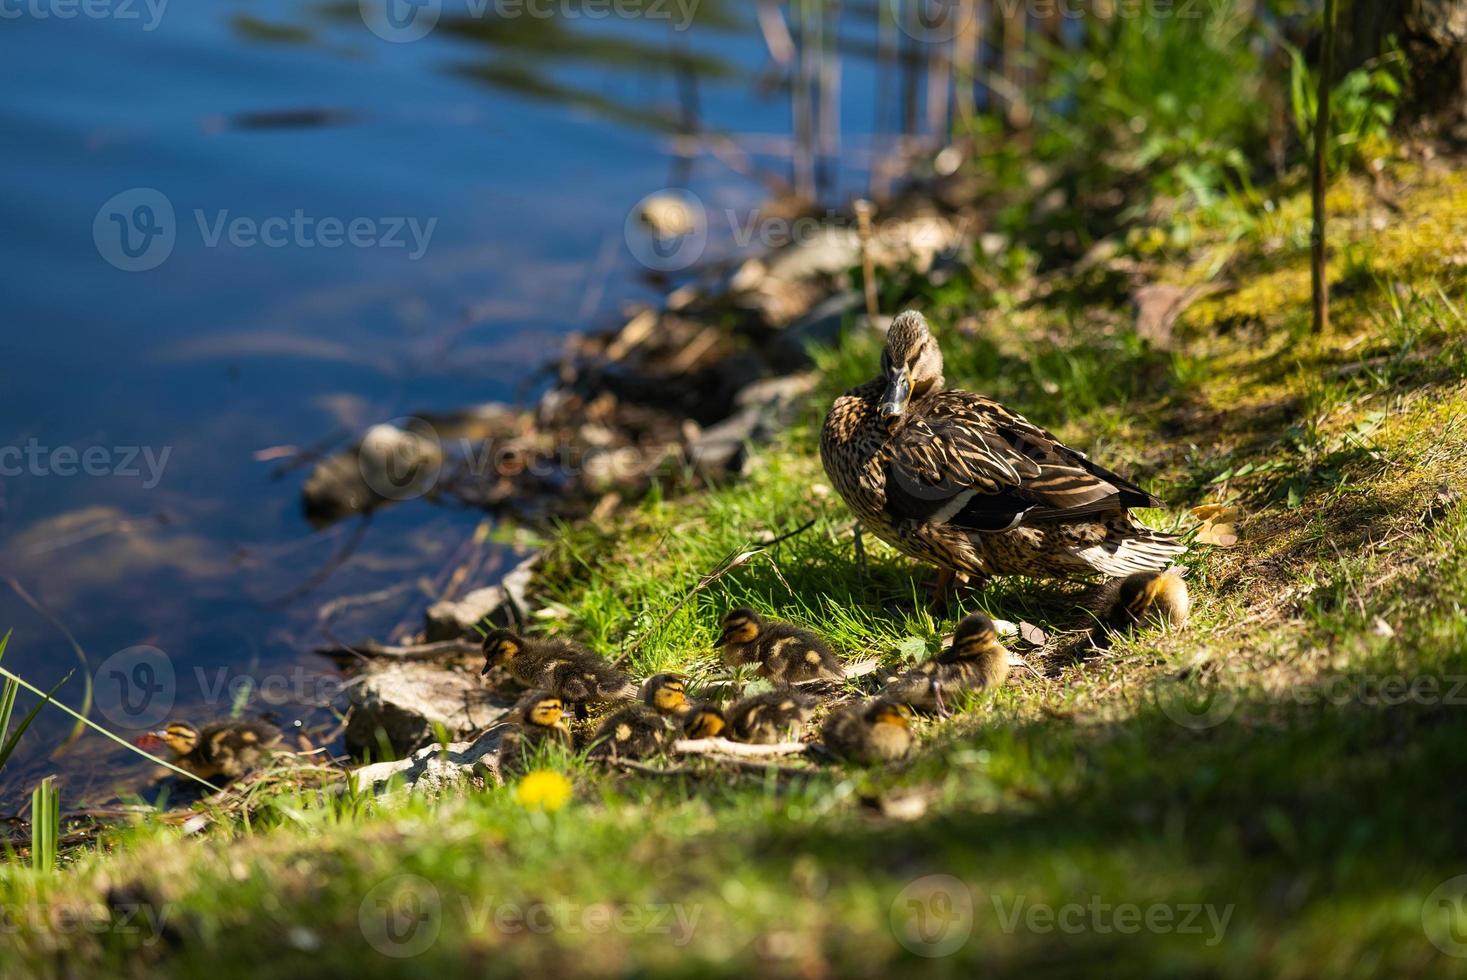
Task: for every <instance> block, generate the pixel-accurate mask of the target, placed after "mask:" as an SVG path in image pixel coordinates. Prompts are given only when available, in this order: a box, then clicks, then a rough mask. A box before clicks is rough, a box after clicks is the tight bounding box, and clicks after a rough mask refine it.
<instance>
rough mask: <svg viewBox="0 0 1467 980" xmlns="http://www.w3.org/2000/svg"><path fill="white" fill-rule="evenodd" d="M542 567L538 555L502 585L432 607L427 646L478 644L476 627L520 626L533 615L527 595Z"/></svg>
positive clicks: (425, 639) (426, 631)
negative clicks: (466, 641)
mask: <svg viewBox="0 0 1467 980" xmlns="http://www.w3.org/2000/svg"><path fill="white" fill-rule="evenodd" d="M539 563H540V556H539V555H538V554H535V555H531V556H530V557H528V558H526V559H525V560H524V561H522V562H520V563H519V564H518V565H516V566H515V567H514V568H512V569H511V570H510V571H509V574H507V575H505V576H504V578H502V579H500V581H499V584H498V585H490V586H486V587H485V588H482V589H475V590H474V591H473V592H470V593H469V594H468V595H466V596H464V597H463V598H461V599H444V600H442V601H439V602H435V603H433V605H431V606H429V607H428V615H427V621H426V623H425V624H424V627H423V642H425V643H440V642H442V641H444V640H457V639H462V638H468V639H471V640H475V639H477V638H478V636H479V633H478V631H477V630H476V629H474V626H475V624H484V623H487V624H489V625H490V626H518V625H520V624H522V623H524V621H525V620H526V618H528V616H529V614H530V607H529V600H528V599H527V598H526V595H525V594H526V593H527V592H528V591H529V588H530V582H531V580H532V579H533V578H534V576H535V567H536V566H537V565H538V564H539Z"/></svg>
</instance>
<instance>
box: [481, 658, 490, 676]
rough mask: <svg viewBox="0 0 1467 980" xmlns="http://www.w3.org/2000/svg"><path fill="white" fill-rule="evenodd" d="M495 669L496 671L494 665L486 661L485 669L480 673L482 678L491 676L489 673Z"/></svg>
mask: <svg viewBox="0 0 1467 980" xmlns="http://www.w3.org/2000/svg"><path fill="white" fill-rule="evenodd" d="M493 669H494V665H493V664H491V663H490V662H489V661H487V660H486V661H484V669H483V670H481V671H479V676H480V677H487V676H489V671H491V670H493Z"/></svg>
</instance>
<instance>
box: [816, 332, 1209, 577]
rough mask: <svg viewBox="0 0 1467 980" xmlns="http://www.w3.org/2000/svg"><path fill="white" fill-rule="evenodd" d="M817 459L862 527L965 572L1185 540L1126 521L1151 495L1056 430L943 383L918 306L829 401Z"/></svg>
mask: <svg viewBox="0 0 1467 980" xmlns="http://www.w3.org/2000/svg"><path fill="white" fill-rule="evenodd" d="M820 458H821V461H822V462H823V463H824V465H825V471H826V473H827V474H828V475H829V476H830V480H831V483H832V484H833V485H834V486H835V489H836V491H837V492H838V493H839V494H840V495H841V497H842V498H843V499H844V500H845V502H846V504H847V505H848V506H849V507H850V508H851V510H852V512H853V513H854V514H855V515H856V517H857V518H858V519H860V521H861V523H862V524H863V525H865V526H866V527H867V528H869V529H870V530H871V532H872V533H873V534H875V535H876V536H877V537H879V538H881V539H882V540H883V541H885V542H887V543H888V544H890V545H892V546H893V547H895V548H897V549H898V550H899V551H901V552H903V553H904V554H906V555H908V556H910V557H912V558H916V559H918V560H920V561H925V562H929V563H931V564H933V565H937V566H938V567H939V568H942V569H950V570H953V571H958V572H965V573H968V574H976V575H1031V576H1035V577H1040V578H1069V577H1074V576H1084V575H1090V574H1095V573H1100V574H1104V575H1110V576H1121V575H1130V574H1132V573H1134V572H1138V571H1157V570H1160V569H1163V568H1166V567H1167V566H1168V565H1170V564H1171V562H1172V559H1174V558H1175V557H1176V556H1177V555H1178V554H1180V553H1181V552H1182V551H1183V550H1184V546H1183V545H1182V544H1181V542H1180V541H1179V540H1178V539H1177V538H1175V537H1174V536H1172V535H1168V534H1163V533H1160V532H1157V531H1153V530H1150V529H1149V528H1145V527H1142V526H1140V525H1138V524H1136V523H1135V522H1134V521H1132V519H1131V517H1130V514H1129V511H1130V509H1131V508H1133V507H1159V506H1161V501H1159V500H1157V499H1156V498H1155V497H1153V496H1152V495H1151V494H1149V493H1147V492H1146V491H1144V490H1142V489H1141V488H1140V487H1137V486H1136V485H1135V484H1133V483H1131V482H1129V481H1127V480H1125V479H1124V478H1122V477H1120V476H1118V475H1117V474H1115V473H1112V472H1111V471H1109V470H1107V469H1105V468H1103V467H1101V466H1098V465H1097V464H1095V463H1092V462H1091V461H1090V460H1089V459H1088V458H1087V457H1086V456H1085V454H1084V453H1081V452H1079V451H1078V450H1074V449H1071V448H1069V447H1068V446H1065V445H1064V444H1062V443H1061V442H1060V441H1059V440H1058V439H1057V438H1056V437H1055V436H1054V435H1053V433H1050V432H1048V431H1046V430H1044V429H1042V428H1040V427H1039V426H1036V425H1034V424H1033V423H1031V422H1029V421H1028V420H1027V419H1025V418H1023V417H1022V416H1020V415H1017V414H1015V413H1013V412H1011V411H1009V410H1008V409H1006V408H1004V407H1003V406H1002V405H1000V404H999V403H998V402H995V401H993V400H992V399H989V398H984V397H982V396H981V395H975V394H972V393H971V392H966V391H946V390H944V388H943V377H942V352H941V351H940V350H939V348H938V346H937V341H936V340H935V339H934V338H933V337H932V336H931V334H930V332H929V331H928V328H927V322H926V320H924V319H923V318H922V316H921V314H919V313H915V312H911V311H908V312H906V313H903V314H902V315H901V316H899V317H897V319H896V320H895V322H893V324H892V327H891V331H890V332H889V334H888V337H887V346H886V352H885V353H884V355H883V357H882V374H881V376H879V377H877V378H876V379H874V380H872V381H869V382H867V383H866V384H864V385H860V386H858V387H856V388H852V389H851V390H850V391H848V392H846V393H845V394H844V395H842V396H840V397H839V398H837V399H836V400H835V404H834V405H832V406H831V410H830V413H829V415H828V416H827V417H826V420H825V426H824V428H823V430H822V432H821V436H820Z"/></svg>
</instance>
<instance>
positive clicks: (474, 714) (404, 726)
mask: <svg viewBox="0 0 1467 980" xmlns="http://www.w3.org/2000/svg"><path fill="white" fill-rule="evenodd" d="M351 704H352V715H351V721H349V722H348V723H347V726H346V745H347V748H348V750H350V751H352V752H353V753H362V752H377V751H380V746H379V743H378V732H379V731H380V732H381V733H382V734H383V735H384V736H385V737H386V739H387V742H388V744H389V745H390V746H391V748H392V750H393V752H394V753H396V754H398V755H403V754H406V753H408V752H411V751H413V750H414V749H417V748H419V747H421V746H423V745H425V744H427V743H428V742H430V741H433V740H434V739H435V738H436V737H437V734H436V733H437V731H438V730H439V728H442V730H444V731H445V732H447V733H448V737H449V738H450V739H457V738H462V737H463V736H465V735H467V734H469V733H470V732H474V731H478V730H479V729H482V728H484V727H485V726H487V725H491V724H493V723H494V722H495V721H498V720H499V719H500V718H501V717H503V716H504V714H505V712H506V711H508V710H509V709H508V706H506V705H499V704H496V703H494V699H493V697H492V696H491V695H490V693H489V692H488V691H486V690H485V689H484V688H483V687H481V686H480V683H479V678H477V677H475V676H474V675H472V674H468V673H464V672H462V671H455V670H449V669H447V668H444V667H441V666H436V665H433V664H425V663H389V664H382V665H380V666H374V667H373V668H372V669H371V670H370V671H369V672H368V673H366V674H364V675H363V676H362V677H361V678H360V679H358V681H357V682H356V684H355V685H354V686H353V687H352V691H351Z"/></svg>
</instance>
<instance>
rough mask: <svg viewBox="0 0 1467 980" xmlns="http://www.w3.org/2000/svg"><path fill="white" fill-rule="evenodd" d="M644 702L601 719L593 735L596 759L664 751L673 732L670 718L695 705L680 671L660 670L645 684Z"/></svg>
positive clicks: (594, 756)
mask: <svg viewBox="0 0 1467 980" xmlns="http://www.w3.org/2000/svg"><path fill="white" fill-rule="evenodd" d="M641 697H642V700H641V703H640V704H633V705H630V706H628V707H625V708H622V709H621V710H620V711H616V712H614V713H612V714H610V715H608V716H607V717H606V720H604V721H603V722H601V725H600V727H599V728H597V729H596V734H595V735H593V736H592V737H591V753H590V754H591V757H592V758H593V759H604V758H611V759H642V758H645V757H647V756H649V755H654V754H656V753H658V752H660V751H662V749H663V747H664V746H665V745H666V744H667V740H668V737H669V735H670V734H671V732H672V725H671V723H670V719H676V718H680V717H682V716H684V715H686V714H687V713H688V711H689V710H690V709H691V708H692V705H691V704H690V703H689V701H688V695H687V692H686V691H685V690H684V687H683V679H682V678H681V677H680V676H678V675H677V674H657V675H656V676H654V677H649V678H648V679H647V682H646V683H645V684H643V685H642V692H641Z"/></svg>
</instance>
